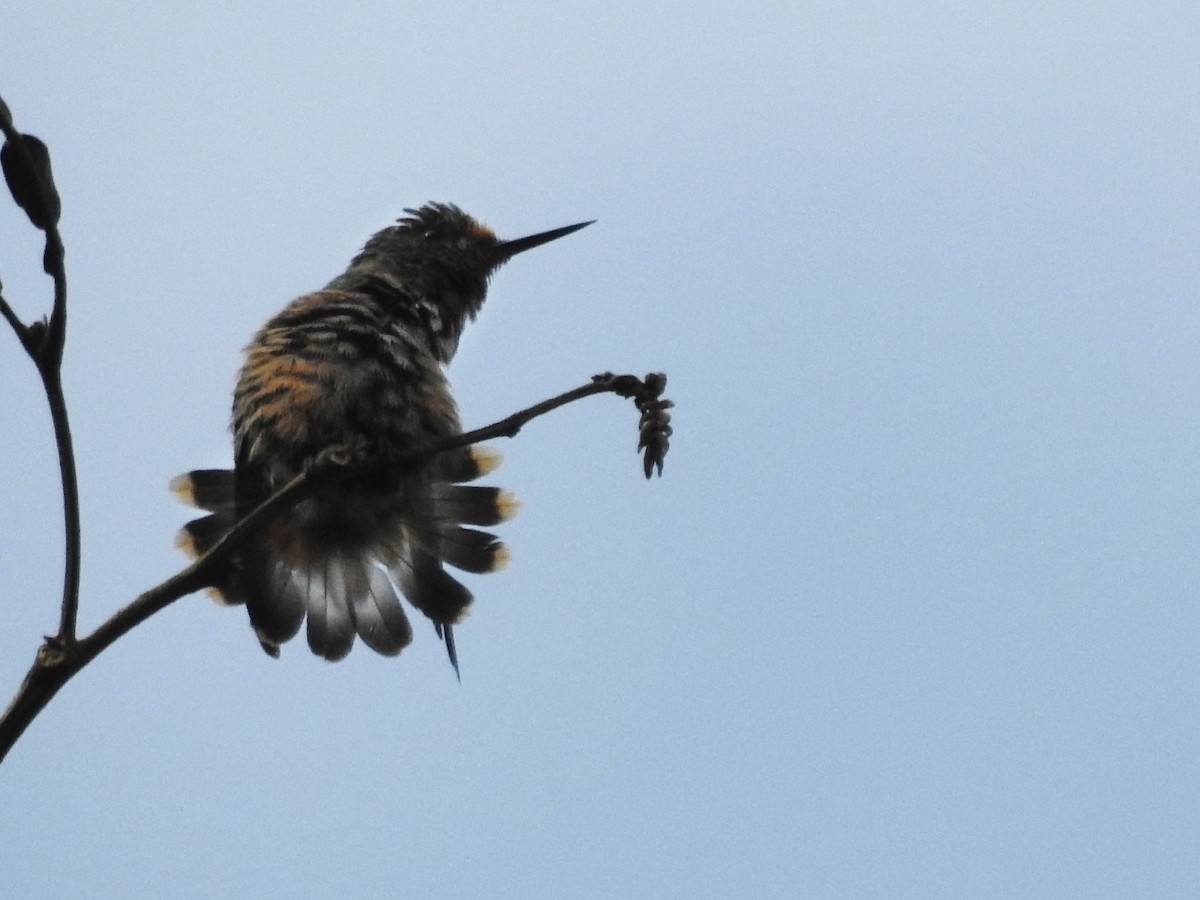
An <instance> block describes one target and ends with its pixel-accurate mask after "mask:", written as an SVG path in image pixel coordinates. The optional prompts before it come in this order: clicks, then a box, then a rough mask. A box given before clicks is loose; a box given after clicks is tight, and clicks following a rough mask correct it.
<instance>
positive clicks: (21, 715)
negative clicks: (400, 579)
mask: <svg viewBox="0 0 1200 900" xmlns="http://www.w3.org/2000/svg"><path fill="white" fill-rule="evenodd" d="M665 383H666V381H665V378H663V377H662V376H654V375H651V376H647V378H646V380H645V381H644V382H643V381H642V380H641V379H638V378H636V377H634V376H633V375H612V374H610V373H605V374H603V375H597V376H595V377H594V378H593V379H592V380H591V381H590V382H589V383H587V384H585V385H581V386H580V387H577V388H574V389H573V390H570V391H566V392H565V393H562V394H559V395H558V396H557V397H551V398H550V399H549V400H544V401H542V402H541V403H535V404H534V405H533V406H530V407H528V408H526V409H523V410H520V411H519V412H515V413H513V414H512V415H511V416H508V417H507V418H505V419H501V420H500V421H499V422H495V423H493V424H491V425H487V426H485V427H483V428H477V429H475V430H474V431H468V432H466V433H465V434H460V435H456V436H455V437H451V438H446V439H445V440H441V441H437V442H436V443H433V444H430V445H428V446H426V447H423V448H421V449H419V450H415V451H413V452H412V453H410V454H408V455H407V456H405V457H403V458H402V459H401V460H399V461H398V462H397V463H395V464H394V465H391V466H389V468H390V469H391V470H392V471H396V470H400V471H404V470H409V469H415V468H417V467H419V466H421V465H422V464H423V463H425V462H427V461H428V460H429V459H431V458H433V457H434V456H437V455H438V454H441V453H445V452H446V451H448V450H455V449H458V448H460V447H469V446H471V445H472V444H476V443H478V442H480V441H483V440H489V439H491V438H498V437H513V436H515V435H516V434H517V432H519V431H520V430H521V428H522V427H524V426H525V425H526V424H528V423H529V422H530V421H532V420H533V419H536V418H538V417H539V416H543V415H545V414H546V413H549V412H552V411H553V410H555V409H558V408H559V407H560V406H566V405H567V404H568V403H573V402H575V401H576V400H582V399H583V398H584V397H591V396H593V395H595V394H604V393H613V394H617V395H618V396H621V397H627V398H632V399H633V400H634V401H635V403H637V404H638V408H639V409H641V408H642V404H643V403H644V402H646V401H647V399H648V398H652V399H657V397H658V395H659V393H661V390H662V386H663V385H665ZM660 402H666V401H660ZM664 452H665V450H664ZM347 455H348V454H346V453H344V452H343V450H342V448H333V449H331V450H328V451H326V452H325V453H324V454H322V456H321V457H319V458H318V459H317V460H316V462H315V463H314V464H313V465H312V466H311V467H310V468H309V469H307V470H306V471H304V472H302V473H301V474H300V475H297V476H296V477H295V478H293V479H292V480H291V481H290V482H288V483H287V484H286V485H284V486H283V487H282V488H280V489H279V490H278V491H276V492H275V493H274V494H272V495H271V496H270V497H269V498H267V499H266V500H264V501H263V502H262V503H261V504H259V505H258V506H257V507H256V508H255V509H254V510H252V511H251V512H250V513H249V514H248V515H246V516H244V517H243V518H242V519H240V520H239V521H238V522H237V524H235V525H234V526H233V528H231V529H230V530H229V532H228V533H226V534H225V535H224V536H223V537H222V538H221V539H220V540H219V541H218V542H217V543H216V544H214V545H213V546H212V548H211V549H209V551H208V552H207V553H205V554H204V555H203V556H201V557H200V558H199V559H197V560H196V561H195V562H194V563H192V564H191V565H190V566H188V567H187V568H186V569H184V570H183V571H181V572H180V573H179V574H177V575H175V576H173V577H172V578H169V579H167V580H166V581H164V582H163V583H162V584H159V585H158V586H156V587H154V588H151V589H150V590H148V591H146V592H145V593H144V594H142V595H140V596H139V597H137V598H136V599H135V600H133V601H132V602H131V603H129V604H128V605H127V606H124V607H122V608H121V609H119V610H118V611H117V612H116V613H114V614H113V615H112V616H111V617H110V618H109V619H108V620H107V621H105V622H104V623H103V624H101V625H100V626H99V627H98V628H97V629H96V630H95V631H93V632H92V633H91V634H89V635H87V636H86V637H83V638H80V639H79V640H78V641H75V642H66V643H64V642H62V641H59V640H58V638H57V637H55V638H47V639H46V643H44V644H43V645H42V646H41V648H39V650H38V653H37V658H36V659H35V660H34V663H33V665H32V667H30V669H29V672H28V673H27V674H26V675H25V680H24V681H23V682H22V684H21V687H20V688H19V689H18V691H17V693H16V696H14V697H13V699H12V702H11V703H10V704H9V706H8V709H6V710H5V711H4V715H3V716H0V761H3V759H4V757H5V756H6V755H7V754H8V751H9V750H11V749H12V747H13V745H14V744H15V743H16V742H17V740H18V739H19V738H20V737H21V735H22V734H24V732H25V729H26V728H28V727H29V725H30V723H31V722H32V721H33V720H34V719H35V718H36V717H37V715H38V713H40V712H41V711H42V710H43V709H44V708H45V707H46V704H48V703H49V702H50V700H51V699H53V697H54V695H55V694H57V693H58V691H59V690H60V689H61V688H62V686H63V685H64V684H66V683H67V682H68V681H69V680H70V679H71V678H72V676H74V675H75V673H76V672H78V671H79V670H80V669H82V668H83V667H84V666H86V665H87V664H88V663H90V662H91V661H92V660H93V659H95V658H96V657H97V656H99V655H100V653H102V652H103V651H104V650H105V649H106V648H107V647H108V646H110V645H111V644H112V643H113V642H114V641H116V640H117V639H118V638H120V637H122V636H123V635H125V634H128V633H129V631H131V630H132V629H133V628H135V627H136V626H137V625H140V624H141V623H142V622H144V621H146V620H147V619H148V618H150V617H151V616H152V615H154V614H155V613H157V612H161V611H162V610H163V609H166V608H167V607H168V606H169V605H170V604H171V603H173V602H175V601H176V600H178V599H179V598H180V597H184V596H186V595H188V594H191V593H194V592H195V591H198V590H200V589H202V588H205V587H208V586H209V585H211V584H213V583H214V582H215V581H216V579H217V576H218V575H219V574H220V572H221V569H222V567H223V566H224V565H226V564H227V562H228V560H229V558H230V557H231V556H232V555H233V554H234V553H235V552H236V551H237V549H238V548H239V547H240V546H241V545H242V544H243V543H244V542H245V541H246V540H247V538H248V537H249V536H250V535H252V534H253V533H255V532H257V531H259V530H261V529H262V528H264V527H265V526H266V525H267V524H268V523H269V521H270V520H271V519H273V518H274V517H275V516H276V515H278V514H279V513H281V512H283V511H285V510H287V509H289V508H290V507H292V506H294V505H295V504H297V503H299V502H300V501H301V500H303V499H304V498H305V497H307V496H309V495H310V494H311V493H312V492H313V491H314V490H315V489H316V488H317V486H318V485H319V484H321V483H323V482H324V481H325V480H326V479H327V478H332V477H337V476H339V475H345V474H348V473H358V472H363V471H370V469H371V468H373V467H372V466H369V465H368V466H363V465H358V464H349V463H347V462H346V456H347ZM660 462H661V460H660Z"/></svg>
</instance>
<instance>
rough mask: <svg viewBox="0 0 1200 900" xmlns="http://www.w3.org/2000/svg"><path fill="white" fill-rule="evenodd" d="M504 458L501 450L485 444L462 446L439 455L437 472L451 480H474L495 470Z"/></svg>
mask: <svg viewBox="0 0 1200 900" xmlns="http://www.w3.org/2000/svg"><path fill="white" fill-rule="evenodd" d="M502 458H503V457H502V456H501V454H500V451H499V450H497V449H495V448H494V447H488V446H487V445H485V444H476V445H474V446H472V447H460V448H459V449H457V450H448V451H447V452H445V453H443V454H442V455H441V456H439V457H438V461H437V472H438V475H440V476H441V478H442V479H443V480H445V481H449V482H454V483H461V482H464V481H474V480H475V479H476V478H481V477H482V476H484V475H486V474H488V472H492V471H494V470H495V469H496V467H497V466H499V465H500V460H501V459H502Z"/></svg>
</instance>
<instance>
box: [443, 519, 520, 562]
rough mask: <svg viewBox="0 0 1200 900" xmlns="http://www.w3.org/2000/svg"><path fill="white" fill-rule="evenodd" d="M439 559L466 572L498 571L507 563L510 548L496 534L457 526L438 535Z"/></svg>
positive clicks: (445, 529)
mask: <svg viewBox="0 0 1200 900" xmlns="http://www.w3.org/2000/svg"><path fill="white" fill-rule="evenodd" d="M438 538H439V540H438V542H437V556H439V557H441V559H442V560H444V561H445V562H448V563H449V564H450V565H452V566H454V568H456V569H462V570H463V571H464V572H475V573H483V572H495V571H497V570H499V569H503V568H504V566H505V565H507V564H508V548H507V547H505V546H504V544H503V542H501V540H500V539H499V538H497V537H496V536H495V535H494V534H488V533H487V532H486V531H476V530H475V529H474V528H459V527H457V526H454V527H450V528H444V529H443V530H442V531H441V533H440V534H439V535H438Z"/></svg>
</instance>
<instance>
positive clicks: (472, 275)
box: [171, 203, 592, 675]
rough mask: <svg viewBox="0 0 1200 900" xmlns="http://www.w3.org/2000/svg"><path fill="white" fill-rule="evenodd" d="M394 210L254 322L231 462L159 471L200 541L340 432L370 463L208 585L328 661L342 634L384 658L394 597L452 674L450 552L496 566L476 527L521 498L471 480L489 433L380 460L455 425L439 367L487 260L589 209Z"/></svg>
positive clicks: (475, 565) (479, 293)
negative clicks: (434, 643)
mask: <svg viewBox="0 0 1200 900" xmlns="http://www.w3.org/2000/svg"><path fill="white" fill-rule="evenodd" d="M404 212H405V214H406V215H405V216H404V217H402V218H400V219H399V220H397V221H396V223H395V224H393V225H390V226H389V227H387V228H384V229H383V230H382V231H379V232H377V233H376V234H375V235H373V236H372V237H371V238H370V239H369V240H368V241H367V243H366V245H365V246H364V247H363V249H362V251H361V252H359V254H358V255H357V256H355V257H354V259H353V260H351V262H350V265H349V266H348V267H347V268H346V270H345V271H344V272H342V273H341V274H340V275H338V276H337V277H336V278H334V279H333V280H332V281H330V282H329V284H327V285H326V286H325V287H324V288H322V289H320V290H317V291H314V292H312V293H309V294H305V295H303V296H301V297H298V298H297V299H295V300H293V301H292V302H291V303H289V304H288V305H287V306H285V307H284V308H283V310H282V311H280V312H279V313H278V314H276V315H275V316H273V317H271V318H270V319H269V320H268V321H267V322H266V323H265V324H264V325H263V326H262V328H260V329H259V331H258V332H257V333H256V334H255V335H254V338H253V340H252V341H251V342H250V344H249V346H248V347H247V348H246V350H245V354H244V362H243V365H242V368H241V372H240V374H239V376H238V379H237V386H236V388H235V390H234V396H233V416H232V431H233V445H234V467H233V469H232V470H228V469H199V470H195V471H192V472H187V473H185V474H183V475H179V476H177V477H176V478H174V479H172V481H171V490H172V492H173V493H174V494H175V495H176V496H177V497H178V498H179V499H181V500H183V501H184V502H187V503H190V504H191V505H194V506H197V507H199V508H200V509H202V510H204V511H206V513H207V515H204V516H203V517H201V518H198V519H195V520H193V521H191V522H189V523H187V524H186V525H185V526H184V527H183V529H182V530H181V532H180V534H179V539H178V541H177V543H178V545H179V546H180V547H181V548H182V549H184V550H185V551H186V552H188V553H189V554H191V555H193V556H199V555H201V554H203V553H204V552H206V551H207V550H208V549H209V548H210V547H212V546H213V544H215V543H216V542H217V541H218V540H219V539H220V538H221V536H222V535H224V534H225V533H226V532H227V531H228V530H229V528H230V527H232V525H233V524H234V523H235V522H236V521H237V520H238V519H239V518H240V517H241V516H243V515H245V514H246V513H247V512H249V511H250V510H251V509H253V508H254V507H255V506H257V505H258V504H259V503H260V502H262V501H263V500H265V499H266V498H267V497H269V496H270V495H271V494H272V493H274V492H275V491H277V490H278V489H279V488H280V487H282V486H283V485H285V484H287V483H288V482H289V481H290V480H291V479H292V478H293V477H295V476H296V475H298V474H299V473H300V472H302V471H304V470H305V468H306V467H308V466H311V465H312V464H313V462H314V461H315V460H316V459H317V457H318V455H319V454H321V453H322V452H323V451H327V450H330V449H332V448H342V447H348V448H354V450H355V452H356V454H357V456H356V458H357V459H360V460H362V461H364V462H366V463H369V464H370V465H369V466H366V467H365V469H364V471H369V472H370V474H363V475H359V476H353V475H351V476H348V477H345V478H339V479H336V480H330V481H329V482H328V483H325V482H322V484H320V485H319V486H318V488H317V490H316V491H315V492H314V493H312V494H311V495H309V496H307V497H306V498H305V499H303V500H301V501H300V502H299V503H297V504H296V505H295V506H294V507H293V508H291V509H289V510H287V511H286V512H283V513H281V514H279V515H278V516H277V517H276V518H275V519H274V520H272V521H271V522H270V523H269V524H268V525H266V526H265V527H264V528H263V530H262V531H261V532H260V533H257V534H255V535H253V536H252V537H251V538H250V539H249V540H248V541H247V543H245V544H244V545H243V546H242V547H241V548H240V549H239V551H238V552H237V554H236V556H235V557H234V558H233V559H232V561H231V562H230V564H229V565H228V566H227V567H226V568H225V570H224V572H223V573H222V575H221V576H220V577H219V578H218V579H217V582H216V583H215V584H213V585H212V587H211V589H210V593H212V594H213V595H214V597H216V599H218V601H219V602H222V603H225V604H228V605H243V606H245V607H246V610H247V612H248V613H249V618H250V624H251V626H252V627H253V628H254V631H255V633H256V634H257V637H258V641H259V643H260V644H261V645H262V647H263V649H264V650H265V651H266V652H267V653H268V654H270V655H271V656H278V655H279V650H280V646H281V645H282V644H284V643H286V642H287V641H289V640H290V639H291V638H293V637H294V636H295V635H296V634H297V633H299V631H300V628H301V625H303V624H305V622H307V628H306V635H307V639H308V645H309V647H310V648H311V650H312V652H313V653H315V654H317V655H318V656H321V657H324V658H325V659H327V660H338V659H341V658H343V657H345V656H346V655H347V654H348V653H349V652H350V650H351V648H352V647H353V645H354V639H355V637H356V636H357V637H359V638H361V639H362V641H363V643H364V644H366V645H367V646H368V647H370V648H371V649H372V650H374V651H376V652H377V653H381V654H383V655H385V656H394V655H396V654H398V653H399V652H400V651H401V650H403V649H404V648H405V647H406V646H407V645H408V644H409V643H410V642H411V641H412V636H413V632H412V627H411V625H410V623H409V620H408V617H407V615H406V614H405V612H404V608H403V607H402V605H401V603H400V597H401V596H403V597H404V598H405V599H407V601H408V602H409V603H410V604H411V605H412V606H413V607H415V608H416V609H417V610H419V611H420V612H421V613H423V614H424V615H425V616H427V617H428V618H429V619H430V620H431V621H432V622H433V625H434V628H435V630H436V632H437V634H438V635H439V637H440V638H441V639H442V640H443V641H444V643H445V647H446V652H447V654H448V655H449V658H450V662H451V664H452V665H453V667H454V671H455V673H456V675H457V674H458V673H459V665H458V654H457V651H456V649H455V643H454V632H453V627H454V626H455V625H456V624H457V623H458V622H459V621H460V620H461V619H462V618H463V616H464V615H465V613H466V611H467V609H468V607H469V606H470V604H471V602H472V594H471V592H470V591H469V590H468V589H467V588H466V587H465V586H464V585H463V584H462V583H461V582H460V581H459V580H458V579H457V578H455V577H454V576H453V575H452V574H450V573H449V572H448V571H447V570H446V567H447V566H450V567H453V568H455V569H459V570H461V571H465V572H473V573H482V572H493V571H496V570H498V569H501V568H503V566H504V565H505V563H506V562H507V561H508V551H507V549H506V548H505V546H504V544H503V543H502V542H501V541H500V540H499V539H498V538H497V537H496V536H495V535H493V534H491V533H490V532H488V531H484V530H481V529H482V528H489V527H491V526H494V525H497V524H499V523H500V522H502V521H504V520H505V519H507V518H509V517H510V516H512V515H513V514H514V513H515V512H516V510H517V508H518V505H519V504H518V501H517V500H516V498H515V497H514V496H513V495H512V494H511V493H509V492H508V491H505V490H501V489H499V488H496V487H488V486H482V485H478V484H474V483H472V482H475V481H476V480H477V479H478V478H480V477H482V476H484V475H486V474H487V473H488V472H490V471H492V470H493V469H494V468H495V467H496V466H497V465H498V464H499V455H498V454H497V453H496V452H495V451H493V450H491V449H490V448H487V447H482V446H474V447H468V448H461V449H458V450H452V451H447V452H444V453H442V454H440V455H437V456H435V457H433V458H431V459H430V460H428V462H426V463H424V464H423V465H421V466H420V467H418V468H416V469H415V470H414V469H413V468H412V467H411V466H408V467H399V466H397V468H396V469H395V470H391V469H389V464H392V463H398V462H399V461H400V460H402V459H403V458H404V457H406V456H407V455H410V454H412V453H413V452H414V451H418V450H420V449H422V448H423V447H426V446H429V445H430V444H431V443H433V442H435V441H438V440H442V439H445V438H450V437H453V436H456V435H459V434H461V433H462V425H461V422H460V420H459V413H458V408H457V406H456V404H455V402H454V397H453V395H452V394H451V391H450V385H449V382H448V380H447V378H446V373H445V366H446V364H447V363H449V362H450V360H451V359H452V358H453V357H454V354H455V352H456V350H457V349H458V343H459V338H460V337H461V336H462V332H463V329H464V328H465V327H466V324H467V322H468V321H471V320H473V319H474V318H475V316H476V315H477V314H478V312H479V310H480V308H481V307H482V306H483V302H484V300H485V299H486V296H487V289H488V282H489V280H490V278H491V276H492V275H493V274H494V273H495V272H496V270H497V269H499V268H500V266H502V265H504V263H506V262H508V261H509V260H510V259H512V258H513V257H514V256H516V255H517V254H519V253H524V252H525V251H526V250H531V249H532V248H534V247H539V246H541V245H542V244H545V243H548V242H550V241H553V240H557V239H558V238H561V237H565V236H566V235H568V234H572V233H574V232H576V231H578V230H579V229H581V228H584V227H586V226H587V225H590V224H592V223H591V222H580V223H578V224H575V225H567V226H565V227H563V228H555V229H553V230H550V231H543V232H540V233H538V234H533V235H530V236H528V237H523V238H518V239H516V240H501V239H499V238H497V237H496V235H495V233H494V232H493V231H492V230H491V229H490V228H488V227H487V226H486V225H484V224H483V223H482V222H480V221H479V220H477V219H475V218H472V217H471V216H469V215H468V214H467V213H465V212H463V211H462V210H461V209H459V208H458V207H457V206H454V205H452V204H448V203H427V204H426V205H424V206H422V207H420V208H418V209H405V210H404Z"/></svg>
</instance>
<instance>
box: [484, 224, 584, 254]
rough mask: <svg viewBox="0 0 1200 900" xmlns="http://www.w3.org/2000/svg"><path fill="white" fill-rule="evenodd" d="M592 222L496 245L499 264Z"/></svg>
mask: <svg viewBox="0 0 1200 900" xmlns="http://www.w3.org/2000/svg"><path fill="white" fill-rule="evenodd" d="M594 221H596V220H595V219H593V220H592V222H594ZM592 222H580V223H579V224H578V225H567V226H565V227H564V228H555V229H553V230H552V231H543V232H542V233H541V234H531V235H529V237H523V238H517V239H516V240H515V241H504V242H503V243H500V244H497V245H496V256H497V258H498V259H497V262H507V261H508V260H510V259H512V258H513V257H514V256H516V255H517V254H518V253H524V252H525V251H526V250H532V249H533V248H534V247H540V246H541V245H542V244H547V243H549V242H550V241H556V240H558V239H559V238H560V237H566V236H567V235H568V234H571V233H572V232H575V231H578V230H579V229H580V228H586V227H587V226H589V225H591V224H592Z"/></svg>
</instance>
